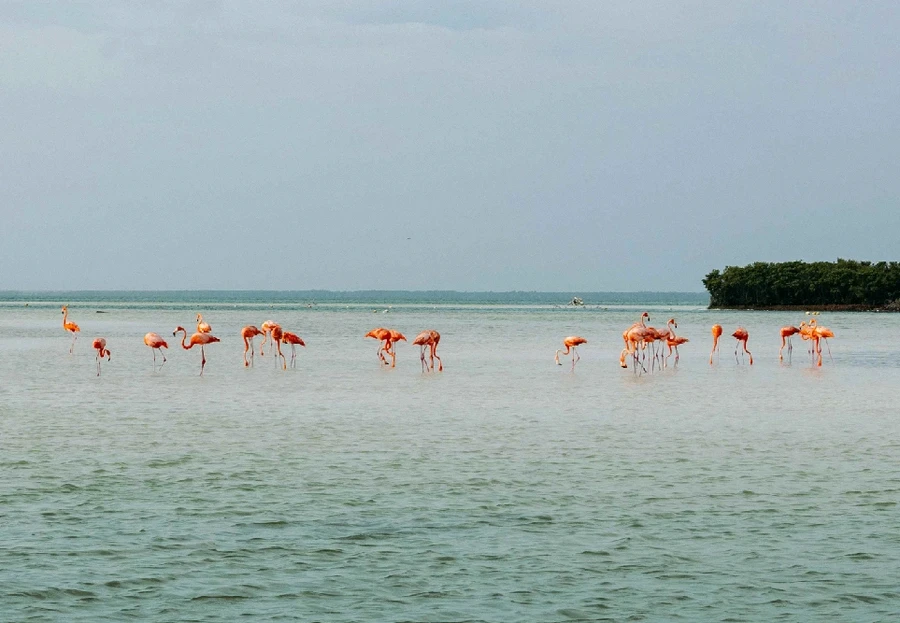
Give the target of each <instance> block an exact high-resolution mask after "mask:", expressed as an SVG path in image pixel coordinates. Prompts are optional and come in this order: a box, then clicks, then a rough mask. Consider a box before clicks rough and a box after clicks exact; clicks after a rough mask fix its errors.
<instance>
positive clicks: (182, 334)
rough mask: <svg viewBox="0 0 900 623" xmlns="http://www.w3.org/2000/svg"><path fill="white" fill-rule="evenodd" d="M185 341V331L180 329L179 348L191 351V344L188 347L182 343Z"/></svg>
mask: <svg viewBox="0 0 900 623" xmlns="http://www.w3.org/2000/svg"><path fill="white" fill-rule="evenodd" d="M186 339H187V330H185V329H182V330H181V347H182V348H183V349H184V350H191V347H192V346H193V344H191V345H190V346H188V345H187V344H185V343H184V342H185V340H186Z"/></svg>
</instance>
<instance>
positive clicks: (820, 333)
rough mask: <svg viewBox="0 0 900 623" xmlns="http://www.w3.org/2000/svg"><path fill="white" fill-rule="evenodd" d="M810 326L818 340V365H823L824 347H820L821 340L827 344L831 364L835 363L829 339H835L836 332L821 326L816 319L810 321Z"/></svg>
mask: <svg viewBox="0 0 900 623" xmlns="http://www.w3.org/2000/svg"><path fill="white" fill-rule="evenodd" d="M809 324H810V326H811V327H812V328H813V332H814V334H815V340H816V352H817V353H818V355H819V358H818V361H817V363H816V365H818V366H821V365H822V347H821V346H819V340H820V339H821V340H823V341H824V342H825V347H826V348H827V349H828V357H829V358H830V359H831V362H832V363H834V357H832V356H831V346H829V345H828V338H830V337H834V332H833V331H832V330H831V329H829V328H828V327H822V326H819V323H818V322H817V321H816V319H815V318H813V319H812V320H810V321H809Z"/></svg>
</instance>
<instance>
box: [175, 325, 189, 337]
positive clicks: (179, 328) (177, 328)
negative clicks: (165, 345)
mask: <svg viewBox="0 0 900 623" xmlns="http://www.w3.org/2000/svg"><path fill="white" fill-rule="evenodd" d="M179 331H184V327H176V328H175V330H174V331H172V336H173V337H174V336H176V335H178V332H179ZM184 334H185V335H187V331H184Z"/></svg>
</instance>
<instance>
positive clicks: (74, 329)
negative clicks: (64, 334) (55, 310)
mask: <svg viewBox="0 0 900 623" xmlns="http://www.w3.org/2000/svg"><path fill="white" fill-rule="evenodd" d="M62 315H63V321H62V326H63V329H65V330H66V331H68V332H69V333H71V334H72V345H71V346H69V354H70V355H71V354H72V352H73V351H74V350H75V340H77V339H78V332H79V331H81V327H79V326H78V325H77V324H75V323H74V322H72V321H70V320H69V306H68V305H63V308H62Z"/></svg>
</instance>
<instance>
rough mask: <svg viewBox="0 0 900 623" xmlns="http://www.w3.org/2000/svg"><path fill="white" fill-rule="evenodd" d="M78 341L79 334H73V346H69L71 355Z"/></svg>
mask: <svg viewBox="0 0 900 623" xmlns="http://www.w3.org/2000/svg"><path fill="white" fill-rule="evenodd" d="M77 339H78V334H77V333H75V332H74V331H73V332H72V345H71V346H69V354H70V355H71V354H72V353H73V352H74V350H75V340H77Z"/></svg>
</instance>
